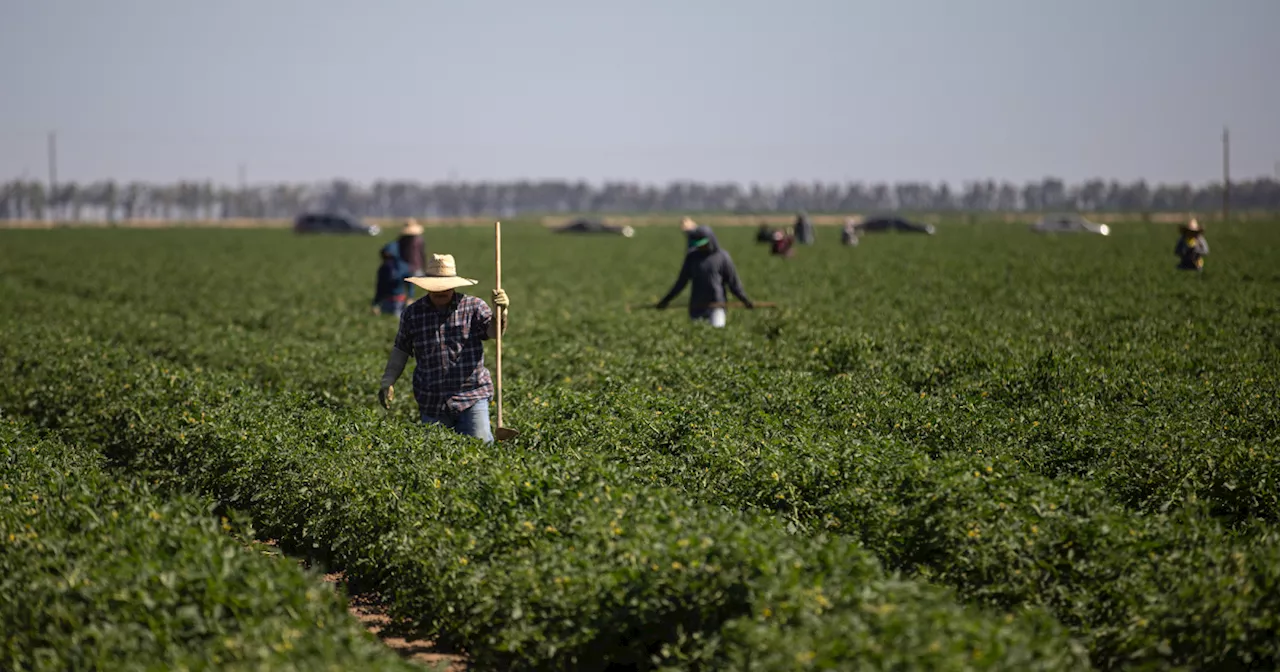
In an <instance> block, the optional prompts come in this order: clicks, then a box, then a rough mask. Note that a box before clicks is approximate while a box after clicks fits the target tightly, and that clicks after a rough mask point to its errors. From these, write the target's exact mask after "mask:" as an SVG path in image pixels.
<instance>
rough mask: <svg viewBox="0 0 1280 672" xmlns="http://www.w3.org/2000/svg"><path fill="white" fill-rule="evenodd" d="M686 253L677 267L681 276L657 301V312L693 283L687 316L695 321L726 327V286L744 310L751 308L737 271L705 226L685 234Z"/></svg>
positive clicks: (731, 260) (697, 227) (726, 253)
mask: <svg viewBox="0 0 1280 672" xmlns="http://www.w3.org/2000/svg"><path fill="white" fill-rule="evenodd" d="M687 233H688V250H687V251H686V253H685V256H684V264H683V265H682V266H681V267H680V277H678V278H676V284H675V285H673V286H672V287H671V291H669V292H667V295H666V296H664V297H662V300H661V301H659V302H658V305H657V307H658V309H660V310H661V309H664V308H666V307H667V305H668V304H670V303H671V300H672V299H674V298H675V297H676V295H677V294H679V293H680V292H681V291H683V290H684V286H685V285H687V284H689V283H693V289H692V290H691V291H690V296H689V317H690V319H693V320H696V321H707V322H710V323H711V326H713V327H723V326H724V325H725V312H724V305H725V287H726V286H728V288H729V291H731V292H733V294H734V296H737V297H738V298H739V299H740V300H741V301H742V303H743V304H744V305H745V306H746V307H747V308H753V307H754V305H753V304H752V302H751V299H749V298H747V293H746V292H745V291H743V289H742V281H741V280H740V279H739V278H738V270H737V269H736V268H734V265H733V259H732V258H730V257H729V253H728V252H726V251H725V250H722V249H720V244H719V243H718V242H717V241H716V237H715V234H714V233H712V232H711V229H709V228H707V227H705V226H696V227H694V228H693V229H692V230H689V231H688V232H687Z"/></svg>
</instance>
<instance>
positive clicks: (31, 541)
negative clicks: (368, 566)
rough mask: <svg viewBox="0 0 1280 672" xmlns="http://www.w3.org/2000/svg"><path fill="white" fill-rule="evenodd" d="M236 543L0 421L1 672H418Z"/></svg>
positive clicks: (199, 519) (201, 508)
mask: <svg viewBox="0 0 1280 672" xmlns="http://www.w3.org/2000/svg"><path fill="white" fill-rule="evenodd" d="M230 529H231V527H230V526H229V525H228V522H227V520H226V518H223V519H222V521H221V523H220V522H219V520H218V518H217V517H215V516H213V515H212V514H211V513H210V504H209V502H208V500H204V499H198V498H195V497H190V496H177V497H168V498H162V497H160V496H159V495H158V494H157V493H155V492H153V491H152V489H151V488H150V487H148V485H147V484H146V483H145V482H142V481H137V480H129V479H121V478H120V476H119V475H118V474H114V473H111V472H108V471H106V470H104V469H103V467H102V458H101V456H100V455H99V454H98V453H96V452H94V451H92V450H90V449H81V448H75V447H72V446H69V445H67V444H64V443H62V442H59V441H57V440H53V439H49V438H42V437H40V436H38V434H37V432H36V431H35V430H33V429H32V428H31V427H29V426H26V425H24V424H23V423H21V422H19V421H17V420H15V419H13V418H9V417H4V416H0V595H3V596H4V599H0V669H5V670H14V671H15V672H16V671H18V670H70V669H75V670H122V669H169V670H179V669H204V668H208V667H216V668H218V669H255V670H322V669H327V670H349V669H368V670H408V669H414V668H413V667H412V666H410V665H408V664H407V663H404V662H403V661H401V659H400V658H399V657H397V656H396V655H394V654H392V653H391V652H390V651H388V650H387V649H385V648H383V647H382V646H381V645H380V644H378V643H377V642H376V641H375V640H373V638H372V637H371V636H370V635H369V634H368V633H367V632H365V630H364V628H363V627H361V625H360V624H359V623H358V622H356V621H355V619H354V618H352V617H351V616H350V615H349V614H348V613H347V612H346V609H345V602H344V600H343V599H342V598H341V597H340V596H339V595H338V594H337V593H335V592H334V591H333V590H332V588H330V587H329V586H326V585H325V584H324V583H323V582H322V581H320V580H319V579H318V578H317V577H315V576H312V575H308V574H305V573H304V572H303V571H302V570H301V569H300V568H299V567H298V566H297V565H296V564H294V563H291V562H288V561H286V560H283V559H280V558H272V557H269V556H266V555H264V554H262V553H260V552H257V551H253V550H250V549H248V548H246V547H245V546H243V545H242V544H241V543H240V542H238V541H237V540H236V539H235V538H233V537H232V536H231V535H230V534H227V531H228V530H230Z"/></svg>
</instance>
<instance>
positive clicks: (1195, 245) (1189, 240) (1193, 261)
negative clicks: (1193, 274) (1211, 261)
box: [1173, 219, 1209, 271]
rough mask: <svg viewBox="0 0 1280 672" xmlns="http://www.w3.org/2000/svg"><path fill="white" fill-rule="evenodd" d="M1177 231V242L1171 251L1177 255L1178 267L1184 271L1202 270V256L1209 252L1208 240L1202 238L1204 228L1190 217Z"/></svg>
mask: <svg viewBox="0 0 1280 672" xmlns="http://www.w3.org/2000/svg"><path fill="white" fill-rule="evenodd" d="M1181 228H1182V230H1181V231H1180V232H1179V233H1180V235H1179V236H1178V244H1177V245H1175V246H1174V248H1173V253H1174V255H1176V256H1177V257H1178V268H1179V269H1180V270H1184V271H1203V270H1204V257H1205V255H1206V254H1209V241H1207V240H1205V239H1204V229H1203V228H1201V227H1200V223H1199V222H1197V221H1196V220H1194V219H1192V220H1191V221H1190V222H1189V223H1187V224H1184V225H1183V226H1182V227H1181Z"/></svg>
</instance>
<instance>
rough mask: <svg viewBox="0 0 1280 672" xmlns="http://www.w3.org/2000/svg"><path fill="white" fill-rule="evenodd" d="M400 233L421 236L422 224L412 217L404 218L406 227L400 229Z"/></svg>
mask: <svg viewBox="0 0 1280 672" xmlns="http://www.w3.org/2000/svg"><path fill="white" fill-rule="evenodd" d="M400 233H402V234H404V235H406V236H420V235H422V225H421V224H419V223H418V220H416V219H413V218H412V217H411V218H409V219H406V220H404V228H402V229H400Z"/></svg>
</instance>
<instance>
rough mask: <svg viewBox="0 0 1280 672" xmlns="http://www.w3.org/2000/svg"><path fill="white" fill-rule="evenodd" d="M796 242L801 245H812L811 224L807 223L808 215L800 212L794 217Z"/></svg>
mask: <svg viewBox="0 0 1280 672" xmlns="http://www.w3.org/2000/svg"><path fill="white" fill-rule="evenodd" d="M795 230H796V241H797V242H799V243H800V244H802V245H812V244H813V222H810V221H809V215H808V213H806V212H804V211H801V212H799V213H798V214H797V215H796V223H795Z"/></svg>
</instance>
